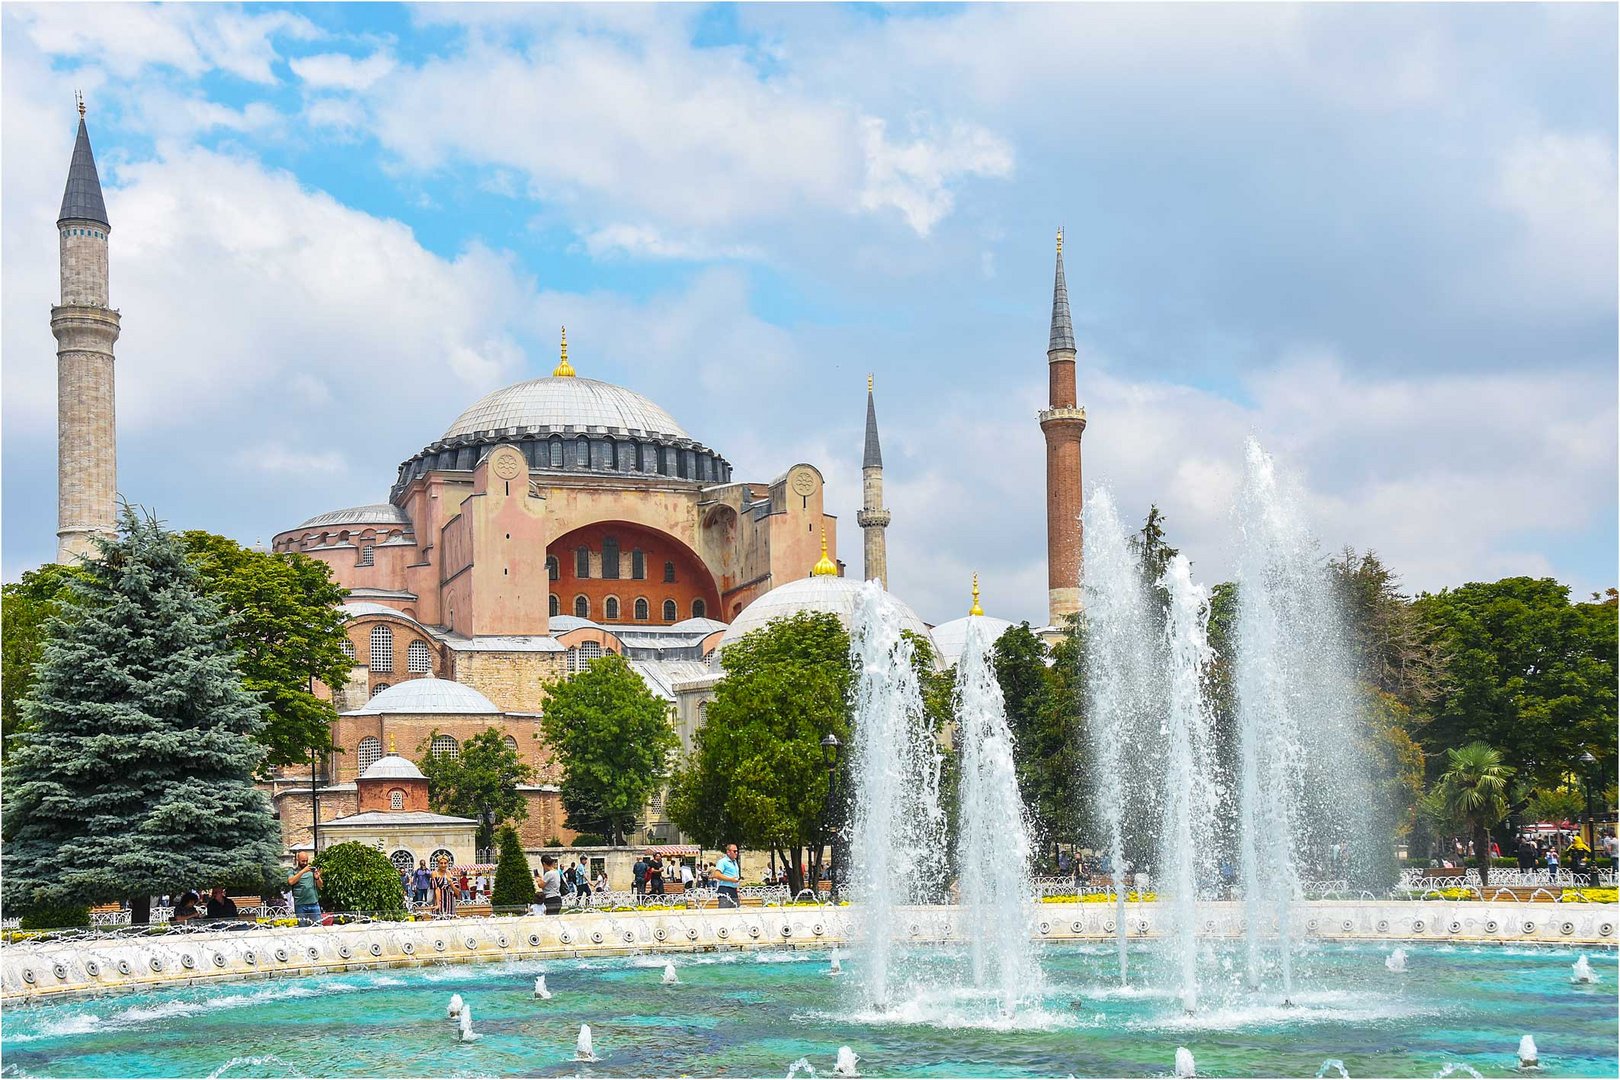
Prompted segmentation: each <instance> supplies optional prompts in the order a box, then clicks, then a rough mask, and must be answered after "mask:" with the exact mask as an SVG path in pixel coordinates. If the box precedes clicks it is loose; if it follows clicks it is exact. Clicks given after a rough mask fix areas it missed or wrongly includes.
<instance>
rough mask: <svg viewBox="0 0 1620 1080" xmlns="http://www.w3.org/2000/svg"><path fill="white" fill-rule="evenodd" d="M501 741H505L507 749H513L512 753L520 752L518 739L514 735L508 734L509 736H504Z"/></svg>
mask: <svg viewBox="0 0 1620 1080" xmlns="http://www.w3.org/2000/svg"><path fill="white" fill-rule="evenodd" d="M501 742H503V743H505V744H506V748H507V749H508V750H510V751H512V753H514V754H515V753H517V752H518V749H517V740H516V739H514V738H513V737H512V736H510V735H508V736H507V737H506V738H504V739H502V740H501Z"/></svg>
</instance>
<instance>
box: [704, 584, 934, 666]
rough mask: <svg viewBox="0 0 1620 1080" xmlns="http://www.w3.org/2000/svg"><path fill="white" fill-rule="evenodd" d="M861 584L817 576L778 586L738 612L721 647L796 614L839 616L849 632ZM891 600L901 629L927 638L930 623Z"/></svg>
mask: <svg viewBox="0 0 1620 1080" xmlns="http://www.w3.org/2000/svg"><path fill="white" fill-rule="evenodd" d="M862 584H863V583H862V582H860V581H857V580H855V579H854V578H842V577H832V576H830V575H826V574H817V575H814V576H812V577H806V578H798V579H796V580H794V581H790V582H788V583H787V584H786V585H778V586H777V587H776V588H774V589H772V590H771V591H770V592H768V593H766V594H765V595H764V596H761V597H759V598H758V599H757V600H755V601H754V602H753V603H752V604H749V605H748V606H747V607H745V608H743V609H742V611H741V612H739V613H738V615H737V618H736V619H735V620H734V621H733V622H732V624H731V625H730V626H729V627H727V628H726V632H725V636H723V637H722V638H721V639H720V648H721V649H724V648H725V647H726V646H727V645H729V644H731V643H732V642H733V641H736V640H737V639H738V638H740V637H742V636H743V635H744V634H747V633H750V632H751V631H754V630H758V629H759V628H760V627H762V626H764V625H765V624H766V623H768V622H770V621H771V620H772V619H780V618H783V617H785V616H788V615H797V614H798V613H799V612H801V611H825V612H828V613H830V614H833V615H836V616H838V621H839V622H841V623H843V624H844V629H846V630H848V629H850V628H851V627H852V626H854V624H855V607H856V605H857V604H858V603H859V602H860V595H861V585H862ZM889 598H890V599H891V600H893V601H894V603H895V606H896V607H897V608H899V610H900V626H901V629H903V630H911V631H913V632H914V633H917V634H919V635H921V636H922V637H923V638H924V639H926V638H927V637H928V624H927V623H925V622H923V621H922V619H921V618H920V617H919V616H918V615H917V613H916V612H915V611H913V610H912V609H911V605H909V604H907V603H906V602H905V601H904V600H902V599H900V598H899V597H898V596H895V595H894V594H893V593H890V594H889Z"/></svg>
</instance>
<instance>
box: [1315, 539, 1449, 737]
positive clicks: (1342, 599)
mask: <svg viewBox="0 0 1620 1080" xmlns="http://www.w3.org/2000/svg"><path fill="white" fill-rule="evenodd" d="M1327 568H1328V578H1329V581H1330V583H1331V584H1332V586H1333V591H1334V595H1335V598H1336V599H1337V600H1338V603H1339V607H1340V610H1341V611H1342V612H1343V613H1344V624H1345V628H1346V630H1347V631H1348V634H1349V638H1350V644H1351V648H1352V649H1354V651H1355V654H1356V661H1357V664H1358V667H1359V673H1360V676H1361V678H1362V679H1363V680H1365V681H1366V682H1367V683H1369V684H1371V686H1372V687H1373V688H1374V690H1376V691H1377V692H1378V693H1380V694H1388V695H1390V696H1392V697H1394V698H1395V700H1396V701H1398V702H1400V703H1401V704H1402V705H1404V706H1405V707H1406V708H1407V709H1408V710H1409V711H1412V712H1416V713H1419V714H1422V713H1423V712H1424V711H1425V710H1426V709H1427V706H1428V704H1429V702H1430V701H1431V700H1432V699H1433V698H1434V696H1435V695H1436V694H1437V693H1439V692H1440V691H1441V689H1442V688H1443V687H1444V685H1445V681H1446V665H1445V656H1444V653H1443V651H1442V650H1441V648H1440V646H1439V644H1438V643H1437V642H1436V641H1435V640H1434V636H1433V635H1432V634H1430V633H1429V632H1428V631H1427V629H1426V627H1425V626H1424V623H1423V619H1422V617H1421V616H1420V615H1419V613H1418V611H1417V609H1416V608H1415V607H1414V606H1413V604H1412V602H1411V601H1410V600H1408V599H1407V598H1406V597H1405V596H1403V595H1402V594H1401V591H1400V579H1399V578H1397V577H1396V575H1395V572H1394V571H1392V570H1390V569H1389V568H1388V567H1386V566H1385V565H1384V564H1383V561H1382V560H1380V559H1379V558H1378V555H1377V553H1375V552H1372V551H1367V552H1362V553H1360V554H1358V553H1357V552H1356V550H1355V549H1354V548H1351V547H1346V548H1345V549H1344V550H1343V551H1341V552H1340V553H1339V555H1338V557H1337V558H1334V559H1329V560H1328V564H1327Z"/></svg>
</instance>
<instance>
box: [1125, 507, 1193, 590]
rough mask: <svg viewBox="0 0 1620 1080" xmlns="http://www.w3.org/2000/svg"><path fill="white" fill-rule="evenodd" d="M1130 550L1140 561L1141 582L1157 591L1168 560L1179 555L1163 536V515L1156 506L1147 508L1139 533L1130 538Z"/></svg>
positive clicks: (1177, 549)
mask: <svg viewBox="0 0 1620 1080" xmlns="http://www.w3.org/2000/svg"><path fill="white" fill-rule="evenodd" d="M1130 543H1131V550H1132V551H1134V552H1136V557H1137V558H1138V559H1139V560H1141V564H1142V580H1143V581H1144V582H1146V583H1147V584H1148V586H1149V587H1151V588H1153V589H1158V587H1159V579H1160V578H1162V577H1164V572H1165V570H1166V569H1168V568H1169V566H1170V560H1171V559H1173V558H1175V557H1176V556H1177V555H1179V554H1180V553H1181V550H1180V549H1179V548H1173V547H1171V546H1170V543H1169V541H1167V540H1166V539H1165V534H1164V515H1163V514H1162V513H1160V512H1159V507H1158V504H1157V503H1155V504H1152V505H1150V506H1149V507H1148V514H1147V520H1146V521H1144V522H1142V528H1141V531H1139V532H1138V533H1137V534H1136V535H1135V536H1132V537H1131V540H1130Z"/></svg>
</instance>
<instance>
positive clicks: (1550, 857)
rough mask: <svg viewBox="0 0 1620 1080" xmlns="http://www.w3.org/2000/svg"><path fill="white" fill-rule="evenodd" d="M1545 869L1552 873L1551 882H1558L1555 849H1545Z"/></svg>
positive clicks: (1550, 847) (1556, 849)
mask: <svg viewBox="0 0 1620 1080" xmlns="http://www.w3.org/2000/svg"><path fill="white" fill-rule="evenodd" d="M1547 869H1548V870H1549V871H1550V872H1551V873H1552V876H1553V880H1554V881H1557V880H1558V848H1557V847H1553V846H1549V847H1548V848H1547Z"/></svg>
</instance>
